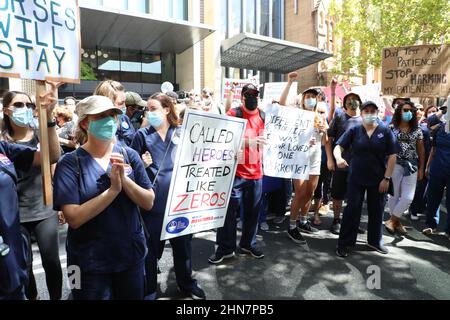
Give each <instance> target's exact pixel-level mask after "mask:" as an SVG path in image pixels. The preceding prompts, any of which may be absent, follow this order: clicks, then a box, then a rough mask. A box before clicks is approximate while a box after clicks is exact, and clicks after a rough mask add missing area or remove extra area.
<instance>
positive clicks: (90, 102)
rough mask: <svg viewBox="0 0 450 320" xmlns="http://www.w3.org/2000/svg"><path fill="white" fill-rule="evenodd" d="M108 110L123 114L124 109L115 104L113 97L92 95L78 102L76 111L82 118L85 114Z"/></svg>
mask: <svg viewBox="0 0 450 320" xmlns="http://www.w3.org/2000/svg"><path fill="white" fill-rule="evenodd" d="M107 110H114V111H116V112H117V113H118V114H122V110H121V109H120V108H117V107H116V106H114V104H113V103H112V101H111V99H109V98H107V97H104V96H90V97H87V98H85V99H83V100H81V101H80V102H78V103H77V107H76V109H75V113H76V114H77V115H78V117H80V118H82V117H83V116H85V115H90V114H99V113H102V112H104V111H107Z"/></svg>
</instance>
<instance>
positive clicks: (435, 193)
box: [426, 175, 450, 233]
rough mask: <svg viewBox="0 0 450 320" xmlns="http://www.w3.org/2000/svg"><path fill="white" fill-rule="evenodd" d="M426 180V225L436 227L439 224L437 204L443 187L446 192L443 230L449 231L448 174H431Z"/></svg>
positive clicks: (449, 190) (449, 196)
mask: <svg viewBox="0 0 450 320" xmlns="http://www.w3.org/2000/svg"><path fill="white" fill-rule="evenodd" d="M429 179H430V180H429V181H428V201H427V222H426V223H427V227H429V228H433V229H435V228H437V226H438V224H439V206H440V204H441V201H442V196H443V195H444V189H445V188H447V192H446V203H445V205H446V207H447V225H446V227H445V232H448V233H450V219H449V214H450V176H448V175H441V176H435V175H433V176H431V175H430V178H429Z"/></svg>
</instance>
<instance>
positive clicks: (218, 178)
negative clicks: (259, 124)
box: [161, 109, 247, 240]
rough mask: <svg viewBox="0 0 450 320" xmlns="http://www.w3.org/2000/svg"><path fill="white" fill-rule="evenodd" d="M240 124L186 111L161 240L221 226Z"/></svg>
mask: <svg viewBox="0 0 450 320" xmlns="http://www.w3.org/2000/svg"><path fill="white" fill-rule="evenodd" d="M246 123H247V120H244V119H240V118H235V117H228V116H220V115H215V114H211V113H207V112H202V111H195V110H189V109H188V110H187V113H186V115H185V118H184V123H183V128H182V133H181V137H180V139H179V142H178V149H177V154H176V158H175V162H174V169H173V174H172V180H171V183H170V188H169V194H168V199H167V204H166V211H165V217H164V223H163V227H162V232H161V240H166V239H170V238H175V237H179V236H183V235H187V234H191V233H197V232H200V231H204V230H210V229H214V228H220V227H222V226H223V224H224V222H225V217H226V213H227V207H228V202H229V200H230V194H231V189H232V187H233V181H234V176H235V174H236V168H237V154H238V151H239V150H240V148H241V145H242V139H243V135H244V130H245V126H246Z"/></svg>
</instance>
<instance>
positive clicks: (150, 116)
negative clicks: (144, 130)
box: [146, 111, 163, 129]
mask: <svg viewBox="0 0 450 320" xmlns="http://www.w3.org/2000/svg"><path fill="white" fill-rule="evenodd" d="M146 118H147V121H148V123H149V124H150V125H151V126H152V127H153V128H155V129H157V128H159V127H161V125H162V123H163V119H162V117H161V112H158V111H149V112H147V114H146Z"/></svg>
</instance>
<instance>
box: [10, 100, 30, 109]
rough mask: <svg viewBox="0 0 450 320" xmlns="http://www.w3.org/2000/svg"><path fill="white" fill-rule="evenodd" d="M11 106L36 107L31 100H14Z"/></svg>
mask: <svg viewBox="0 0 450 320" xmlns="http://www.w3.org/2000/svg"><path fill="white" fill-rule="evenodd" d="M11 106H13V107H14V108H23V107H27V108H30V109H33V110H34V109H36V105H35V104H34V103H31V102H26V103H24V102H14V103H13V104H12V105H11Z"/></svg>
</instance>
